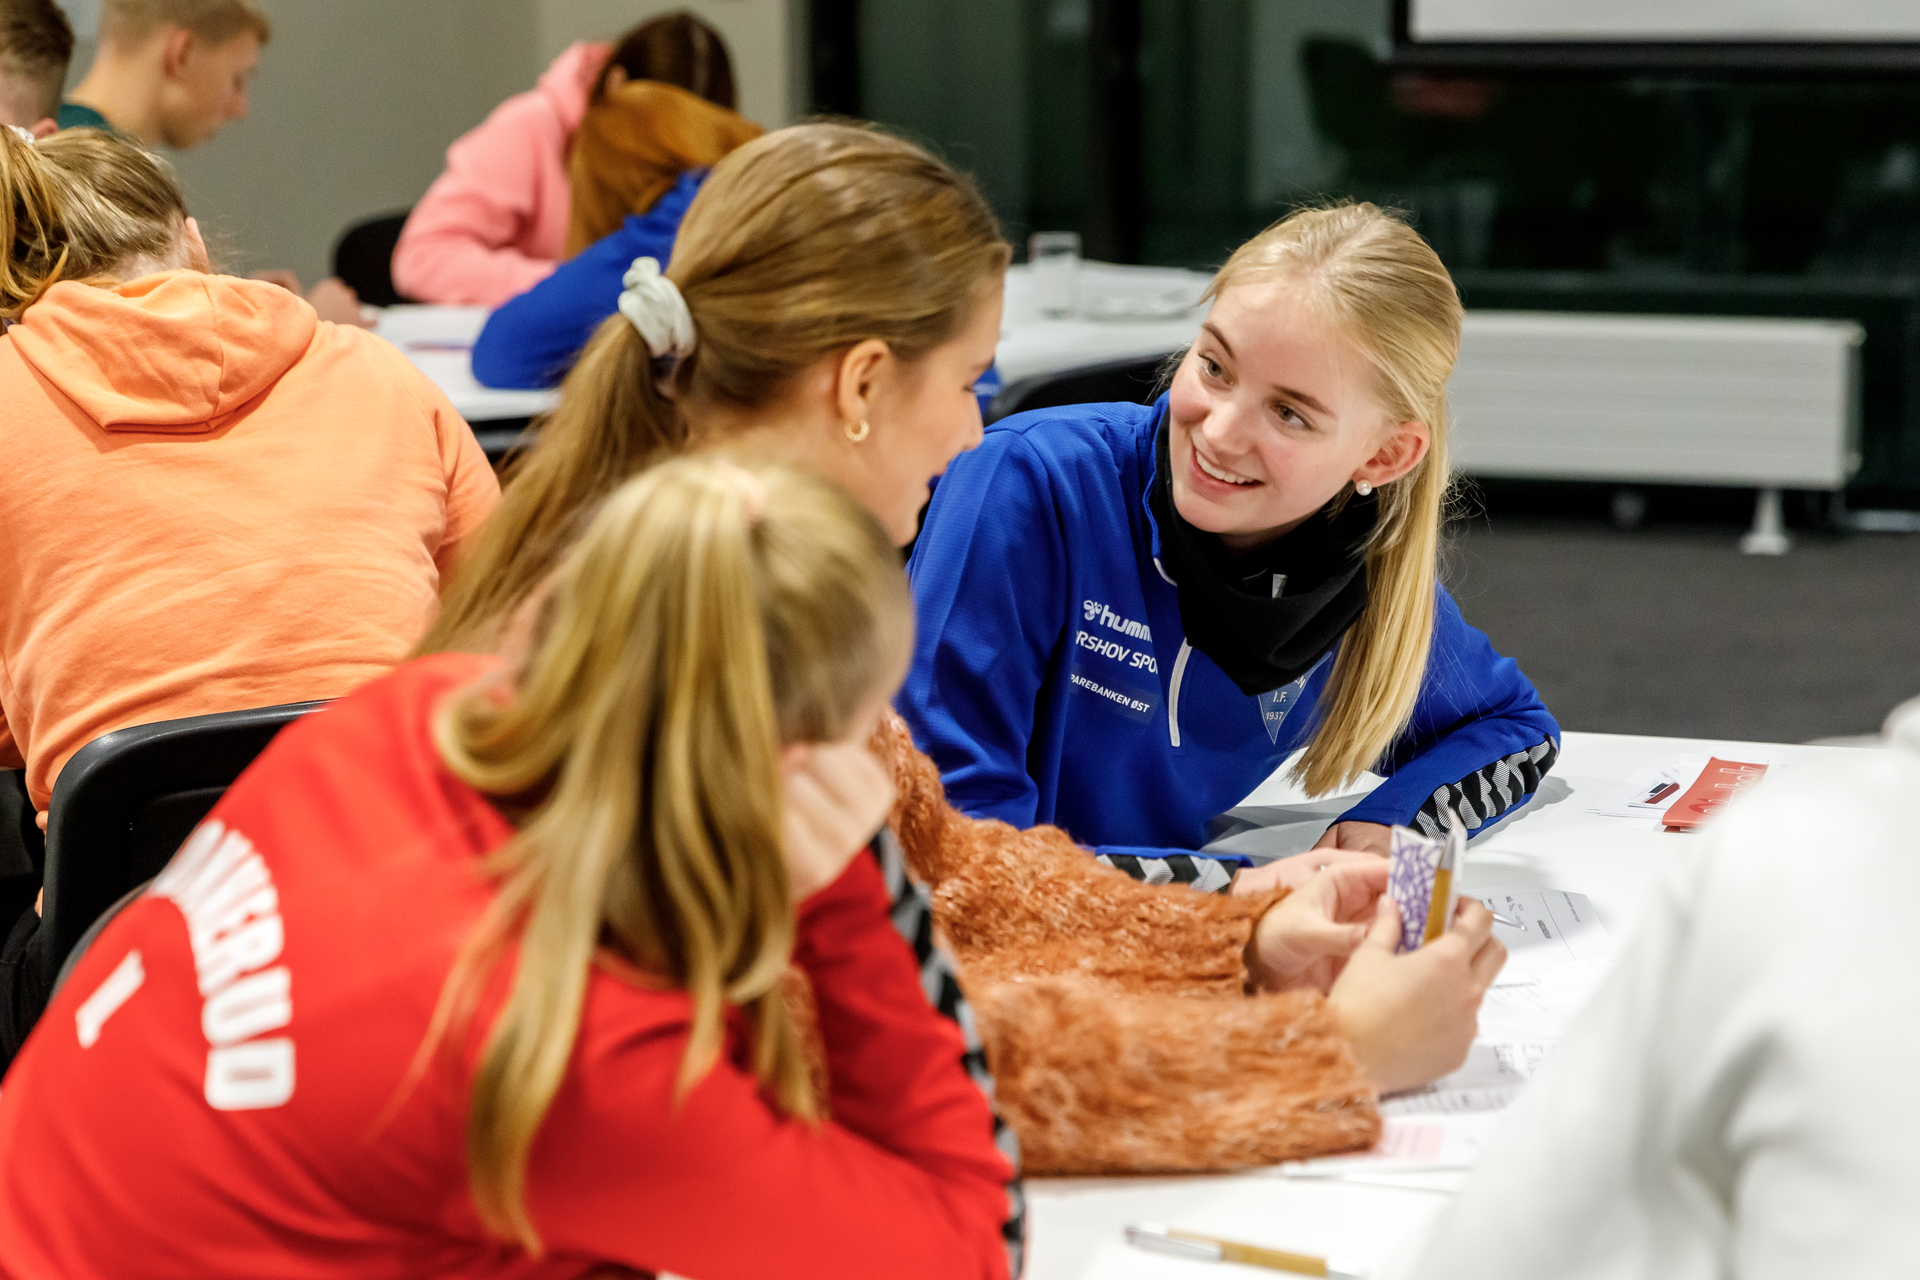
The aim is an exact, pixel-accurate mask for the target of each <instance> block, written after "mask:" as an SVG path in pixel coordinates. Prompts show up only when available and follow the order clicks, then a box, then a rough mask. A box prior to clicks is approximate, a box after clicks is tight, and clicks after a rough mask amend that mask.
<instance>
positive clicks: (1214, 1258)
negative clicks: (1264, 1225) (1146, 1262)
mask: <svg viewBox="0 0 1920 1280" xmlns="http://www.w3.org/2000/svg"><path fill="white" fill-rule="evenodd" d="M1127 1243H1128V1244H1130V1245H1132V1246H1134V1247H1135V1248H1136V1249H1147V1250H1150V1251H1151V1252H1153V1253H1164V1254H1168V1255H1170V1256H1173V1257H1177V1258H1192V1259H1193V1260H1194V1261H1196V1262H1239V1263H1243V1264H1245V1265H1247V1266H1252V1267H1267V1268H1269V1269H1270V1270H1273V1271H1291V1272H1292V1273H1293V1274H1295V1275H1300V1276H1326V1277H1327V1278H1328V1280H1366V1274H1367V1273H1366V1271H1365V1270H1364V1269H1362V1268H1359V1267H1356V1266H1354V1265H1353V1264H1352V1263H1350V1262H1343V1261H1342V1260H1340V1259H1339V1258H1316V1257H1314V1256H1312V1255H1311V1254H1305V1253H1287V1252H1286V1251H1284V1250H1281V1249H1263V1248H1261V1247H1260V1246H1258V1245H1251V1244H1236V1243H1235V1242H1234V1241H1232V1240H1222V1239H1219V1238H1218V1237H1216V1236H1203V1235H1200V1234H1199V1233H1197V1232H1193V1231H1177V1230H1175V1229H1174V1228H1172V1227H1169V1226H1165V1225H1163V1224H1161V1223H1158V1222H1136V1223H1134V1224H1132V1225H1131V1226H1129V1227H1128V1228H1127Z"/></svg>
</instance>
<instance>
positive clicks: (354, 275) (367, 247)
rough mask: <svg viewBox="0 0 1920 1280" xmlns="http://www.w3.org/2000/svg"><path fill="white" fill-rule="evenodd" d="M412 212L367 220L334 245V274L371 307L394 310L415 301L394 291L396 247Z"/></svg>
mask: <svg viewBox="0 0 1920 1280" xmlns="http://www.w3.org/2000/svg"><path fill="white" fill-rule="evenodd" d="M412 212H413V210H411V209H402V210H401V211H400V212H399V213H383V214H381V215H380V216H379V217H377V218H365V219H363V220H361V221H359V222H356V223H354V224H353V225H352V226H350V227H348V228H347V229H346V230H345V231H343V232H341V233H340V238H339V239H338V240H336V241H335V242H334V245H333V274H335V275H336V276H339V277H340V278H341V279H342V280H344V281H346V283H347V286H348V287H349V288H351V289H352V290H353V291H354V292H355V293H357V294H359V295H360V301H362V302H364V303H365V304H366V305H368V306H370V307H391V306H394V305H396V304H398V303H402V302H412V301H413V299H412V298H406V297H402V296H401V295H400V293H399V291H397V290H396V289H395V288H394V287H393V247H394V246H395V245H397V244H399V243H400V229H401V228H402V227H404V226H406V225H407V215H408V214H409V213H412Z"/></svg>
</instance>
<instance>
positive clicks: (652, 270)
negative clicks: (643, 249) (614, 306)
mask: <svg viewBox="0 0 1920 1280" xmlns="http://www.w3.org/2000/svg"><path fill="white" fill-rule="evenodd" d="M624 283H625V284H626V286H627V287H626V290H625V291H624V292H623V293H621V295H620V314H621V315H623V316H625V317H626V318H627V319H628V320H629V321H630V322H631V323H632V324H633V327H634V328H636V329H638V330H639V331H640V339H641V341H643V342H645V343H646V344H647V350H648V351H650V352H652V353H653V358H654V359H656V360H665V359H668V358H672V359H674V360H682V359H685V358H686V357H687V356H690V355H692V354H693V313H692V312H691V311H688V310H687V300H686V299H685V298H684V297H682V296H681V295H680V286H679V285H677V284H675V283H674V282H673V281H671V280H669V279H667V278H666V277H665V276H663V275H661V274H660V262H659V259H657V258H635V259H634V260H633V265H632V266H630V267H628V268H627V274H626V277H625V280H624Z"/></svg>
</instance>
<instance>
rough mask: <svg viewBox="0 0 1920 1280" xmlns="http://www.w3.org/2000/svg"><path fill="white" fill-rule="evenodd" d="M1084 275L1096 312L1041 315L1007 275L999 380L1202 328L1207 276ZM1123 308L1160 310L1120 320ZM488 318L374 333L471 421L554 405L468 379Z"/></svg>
mask: <svg viewBox="0 0 1920 1280" xmlns="http://www.w3.org/2000/svg"><path fill="white" fill-rule="evenodd" d="M1080 277H1081V279H1080V285H1081V287H1080V295H1081V299H1082V303H1083V311H1084V312H1085V313H1086V314H1087V315H1088V316H1093V315H1099V316H1101V317H1102V318H1100V319H1093V318H1069V319H1063V320H1056V319H1049V318H1047V317H1045V316H1042V315H1041V314H1040V313H1039V310H1038V308H1037V306H1036V305H1035V303H1034V298H1033V280H1032V277H1031V275H1030V274H1029V273H1028V271H1027V268H1026V267H1024V266H1018V267H1014V268H1012V269H1011V270H1010V271H1008V272H1007V309H1006V318H1005V321H1004V323H1003V325H1002V327H1001V331H1000V346H999V349H998V350H997V351H996V353H995V359H996V360H997V361H998V363H999V366H1000V376H1001V379H1002V380H1003V381H1005V382H1017V381H1019V380H1020V379H1021V378H1030V377H1032V376H1034V375H1035V374H1039V373H1051V372H1054V371H1056V370H1060V369H1073V368H1079V367H1081V366H1083V365H1090V364H1100V363H1103V362H1105V361H1108V360H1127V359H1134V358H1137V357H1141V356H1156V355H1162V354H1164V353H1166V352H1170V351H1176V350H1178V349H1179V348H1181V347H1184V346H1185V345H1187V344H1188V343H1189V342H1192V341H1193V338H1194V335H1195V334H1196V333H1198V332H1199V331H1200V321H1201V319H1202V318H1203V317H1204V315H1205V312H1204V311H1202V310H1200V309H1199V308H1197V307H1185V308H1183V307H1182V304H1184V303H1189V302H1195V301H1197V300H1198V299H1199V297H1200V293H1201V291H1202V290H1204V289H1205V288H1206V286H1207V279H1208V277H1207V276H1205V275H1202V274H1200V273H1198V272H1192V271H1179V270H1175V269H1172V268H1167V267H1122V266H1114V265H1112V264H1110V263H1098V262H1090V263H1086V264H1084V265H1083V266H1082V268H1081V273H1080ZM1127 311H1149V312H1158V313H1161V314H1156V315H1147V316H1144V317H1138V318H1120V313H1123V312H1127ZM1168 312H1171V313H1172V314H1166V313H1168ZM1109 317H1111V318H1109ZM486 321H487V311H486V309H485V308H484V307H413V306H402V307H388V308H386V309H385V310H384V311H383V312H382V313H381V316H380V323H379V325H378V327H377V328H376V329H375V330H374V331H375V332H376V333H378V334H379V335H380V336H381V337H383V338H386V339H387V340H388V341H390V342H392V343H393V344H394V345H395V346H397V347H399V348H400V349H401V350H402V351H404V352H405V353H406V355H407V358H408V359H409V360H411V361H413V363H414V365H415V366H416V367H417V368H418V369H419V370H420V371H421V372H422V373H424V374H426V375H427V376H428V377H429V378H431V379H433V381H434V383H435V384H436V385H438V386H439V388H440V389H441V390H442V391H444V392H445V393H446V395H447V399H449V400H451V401H452V402H453V407H454V408H456V409H458V410H459V411H460V413H461V415H462V416H463V417H465V418H466V420H467V421H468V422H471V423H474V424H483V423H488V422H498V421H501V420H503V419H509V418H527V417H532V416H533V415H534V414H538V413H545V412H546V411H547V410H548V409H551V408H552V407H553V405H554V403H555V401H556V399H557V398H558V397H557V394H556V393H555V392H552V391H495V390H493V389H492V388H490V387H483V386H481V385H480V384H479V383H478V382H476V381H474V378H473V370H472V364H471V354H472V347H473V341H474V339H475V338H477V337H478V336H479V334H480V328H481V326H482V325H484V324H485V323H486Z"/></svg>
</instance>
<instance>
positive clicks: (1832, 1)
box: [1405, 0, 1920, 44]
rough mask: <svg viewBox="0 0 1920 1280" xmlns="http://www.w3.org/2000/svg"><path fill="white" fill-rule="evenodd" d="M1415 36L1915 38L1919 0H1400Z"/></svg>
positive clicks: (1499, 39)
mask: <svg viewBox="0 0 1920 1280" xmlns="http://www.w3.org/2000/svg"><path fill="white" fill-rule="evenodd" d="M1405 3H1406V10H1405V12H1406V36H1407V38H1408V39H1409V40H1411V41H1414V42H1424V41H1461V42H1471V43H1475V44H1487V43H1506V42H1514V43H1529V44H1550V43H1587V42H1595V43H1609V44H1632V43H1674V42H1696V41H1729V42H1732V41H1738V42H1760V43H1770V44H1805V43H1815V44H1832V43H1847V44H1879V43H1900V44H1904V43H1920V0H1405Z"/></svg>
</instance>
